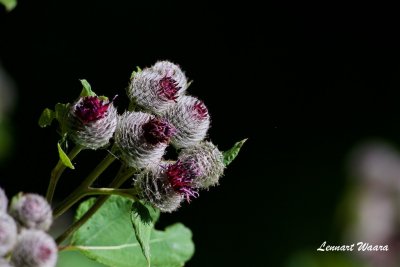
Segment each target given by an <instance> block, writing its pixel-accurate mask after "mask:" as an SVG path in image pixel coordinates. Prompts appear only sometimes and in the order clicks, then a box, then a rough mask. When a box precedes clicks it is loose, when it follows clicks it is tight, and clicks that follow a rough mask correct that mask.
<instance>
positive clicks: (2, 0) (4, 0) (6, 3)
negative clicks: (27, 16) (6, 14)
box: [0, 0, 17, 11]
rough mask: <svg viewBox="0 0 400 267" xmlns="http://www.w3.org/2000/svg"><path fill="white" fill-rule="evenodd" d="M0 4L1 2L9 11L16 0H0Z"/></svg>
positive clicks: (15, 4)
mask: <svg viewBox="0 0 400 267" xmlns="http://www.w3.org/2000/svg"><path fill="white" fill-rule="evenodd" d="M0 4H3V5H4V6H5V7H6V10H7V11H11V10H13V9H14V8H15V7H16V6H17V0H0Z"/></svg>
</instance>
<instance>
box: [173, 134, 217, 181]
mask: <svg viewBox="0 0 400 267" xmlns="http://www.w3.org/2000/svg"><path fill="white" fill-rule="evenodd" d="M178 160H180V161H181V162H183V163H185V162H196V163H197V165H198V168H199V172H200V175H199V176H197V177H196V178H195V179H194V180H193V186H194V187H197V188H208V187H210V186H213V185H217V184H218V181H219V178H220V177H221V176H222V174H223V172H224V168H225V165H224V161H223V155H222V153H221V151H219V150H218V148H217V147H216V146H215V145H214V144H213V143H211V142H208V141H203V142H201V143H199V144H197V145H195V146H192V147H188V148H185V149H182V151H181V153H180V155H179V157H178Z"/></svg>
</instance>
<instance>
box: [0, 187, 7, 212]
mask: <svg viewBox="0 0 400 267" xmlns="http://www.w3.org/2000/svg"><path fill="white" fill-rule="evenodd" d="M7 206H8V199H7V196H6V193H5V192H4V190H3V189H2V188H1V187H0V212H6V211H7Z"/></svg>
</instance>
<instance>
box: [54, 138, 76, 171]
mask: <svg viewBox="0 0 400 267" xmlns="http://www.w3.org/2000/svg"><path fill="white" fill-rule="evenodd" d="M57 148H58V155H59V156H60V160H61V161H62V163H63V164H64V165H65V166H67V167H68V168H70V169H75V167H74V165H72V162H71V160H70V159H69V157H68V155H67V154H65V152H64V150H63V149H62V148H61V146H60V143H57Z"/></svg>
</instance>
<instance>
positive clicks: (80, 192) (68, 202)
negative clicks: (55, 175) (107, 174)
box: [53, 154, 115, 219]
mask: <svg viewBox="0 0 400 267" xmlns="http://www.w3.org/2000/svg"><path fill="white" fill-rule="evenodd" d="M114 160H115V157H114V156H113V155H112V154H108V155H107V156H106V157H105V158H104V159H103V160H102V161H101V162H100V163H99V164H98V165H97V166H96V168H95V169H94V170H93V171H92V172H91V173H90V174H89V175H88V176H87V177H86V178H85V180H83V182H82V184H81V185H80V186H79V187H78V188H76V189H75V190H74V192H72V193H71V194H70V195H69V196H68V197H67V198H66V199H65V200H64V201H63V202H61V204H60V205H59V206H58V207H57V208H56V209H55V210H54V213H53V216H54V219H56V218H57V217H59V216H61V215H62V214H63V213H64V212H66V211H67V210H68V209H69V208H70V207H71V206H73V205H74V204H75V203H76V202H78V201H79V200H80V199H82V198H83V197H85V196H87V195H88V192H89V186H91V185H92V183H93V182H94V181H95V180H96V179H97V178H98V177H99V176H100V174H102V173H103V172H104V171H105V170H106V169H107V168H108V166H110V164H111V163H112V162H113V161H114Z"/></svg>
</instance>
